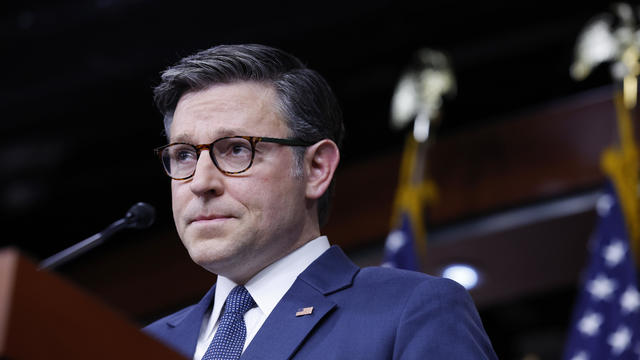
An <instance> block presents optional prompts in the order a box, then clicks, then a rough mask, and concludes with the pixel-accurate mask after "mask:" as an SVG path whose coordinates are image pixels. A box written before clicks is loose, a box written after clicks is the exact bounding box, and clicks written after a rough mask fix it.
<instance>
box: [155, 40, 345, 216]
mask: <svg viewBox="0 0 640 360" xmlns="http://www.w3.org/2000/svg"><path fill="white" fill-rule="evenodd" d="M239 81H255V82H259V83H264V84H266V85H269V86H272V87H273V88H274V89H275V90H276V94H277V96H278V100H279V104H278V105H279V110H280V112H281V114H282V115H283V117H284V119H285V121H286V122H287V126H288V127H289V130H290V131H291V137H292V138H294V139H298V140H302V141H304V142H309V143H315V142H317V141H320V140H322V139H331V140H333V141H334V142H335V143H336V144H337V145H338V147H341V145H342V139H343V137H344V125H343V122H342V111H341V110H340V107H339V105H338V102H337V100H336V98H335V95H334V94H333V91H332V90H331V88H330V87H329V85H328V84H327V82H326V81H325V80H324V78H322V76H320V74H318V73H317V72H316V71H314V70H311V69H309V68H307V67H306V66H305V65H304V64H303V63H302V62H301V61H300V60H299V59H297V58H296V57H294V56H292V55H290V54H288V53H286V52H284V51H282V50H278V49H275V48H272V47H268V46H264V45H254V44H250V45H220V46H216V47H212V48H210V49H207V50H203V51H200V52H198V53H196V54H194V55H191V56H188V57H185V58H183V59H182V60H180V61H179V62H178V63H177V64H176V65H174V66H172V67H169V68H168V69H167V70H165V71H164V72H163V73H162V75H161V83H160V84H159V85H158V86H157V87H156V88H155V89H154V99H155V102H156V105H157V106H158V109H159V110H160V112H161V113H162V114H163V116H164V128H165V132H166V134H167V137H169V135H170V134H169V128H170V126H171V121H172V120H173V113H174V111H175V108H176V106H177V104H178V100H180V97H181V96H182V95H183V94H185V93H187V92H192V91H200V90H204V89H206V88H208V87H210V86H212V85H215V84H228V83H234V82H239ZM238 135H254V136H269V134H238ZM305 150H306V148H295V149H294V152H295V154H296V160H297V169H294V170H295V171H294V172H295V173H297V175H300V172H301V170H302V160H303V158H304V152H305ZM334 182H335V181H332V183H331V186H330V187H329V189H328V190H327V191H326V192H325V194H324V195H323V196H322V197H321V198H320V199H319V202H318V220H319V223H320V226H323V225H325V223H326V222H327V220H328V217H329V202H330V201H329V200H330V197H331V195H332V193H333V188H334Z"/></svg>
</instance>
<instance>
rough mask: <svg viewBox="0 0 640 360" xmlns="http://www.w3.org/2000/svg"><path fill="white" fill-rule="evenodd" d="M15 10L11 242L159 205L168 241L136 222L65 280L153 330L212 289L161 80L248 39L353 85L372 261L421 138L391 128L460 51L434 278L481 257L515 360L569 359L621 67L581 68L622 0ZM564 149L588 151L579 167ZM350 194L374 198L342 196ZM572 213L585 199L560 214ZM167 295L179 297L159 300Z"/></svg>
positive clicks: (351, 146)
mask: <svg viewBox="0 0 640 360" xmlns="http://www.w3.org/2000/svg"><path fill="white" fill-rule="evenodd" d="M0 8H1V9H2V15H1V19H0V29H1V32H0V37H1V38H2V44H3V46H2V48H3V49H4V50H3V51H2V60H0V63H1V64H3V68H4V71H3V76H2V81H1V85H0V114H2V121H1V122H0V138H1V140H0V173H1V174H2V176H1V177H0V211H1V214H0V215H1V221H2V228H3V230H4V231H3V236H2V240H1V243H0V245H2V246H6V245H14V246H16V247H18V248H19V249H21V250H22V251H23V252H25V253H26V254H28V255H29V256H31V257H32V258H33V259H34V260H41V259H43V258H45V257H47V256H49V255H51V254H53V253H55V252H56V251H59V250H61V249H63V248H65V247H66V246H69V245H71V244H73V243H75V242H77V241H79V240H82V239H84V238H86V237H88V236H90V235H92V234H93V233H95V232H97V231H99V230H101V229H103V228H104V227H105V226H107V225H108V224H110V223H111V222H113V221H115V220H116V219H118V218H119V217H121V216H123V215H124V213H125V212H126V210H127V209H128V208H129V207H130V206H131V205H132V204H133V203H135V202H137V201H146V202H149V203H150V204H152V205H154V206H155V207H156V208H157V210H158V218H157V221H156V223H155V224H154V225H153V226H152V228H151V229H148V230H143V231H135V230H127V231H125V232H123V233H121V234H119V235H117V236H116V237H115V238H114V239H113V241H112V242H110V243H109V244H107V245H105V246H104V247H103V248H100V249H97V250H95V251H93V252H91V253H90V254H87V255H86V256H85V257H83V258H82V259H78V260H76V261H74V262H72V263H70V264H68V265H65V266H63V267H62V268H61V269H60V270H59V271H60V273H61V274H62V275H63V276H65V277H67V278H69V279H70V280H71V281H72V282H74V283H76V284H78V286H80V287H82V288H84V289H86V290H87V291H89V292H91V293H94V294H95V295H96V296H98V297H100V298H102V299H103V301H105V302H107V303H109V304H110V305H111V306H113V307H115V308H117V309H119V311H121V312H123V313H124V314H125V315H126V316H128V317H129V318H131V319H132V320H134V321H136V322H139V323H144V322H146V321H149V320H152V319H153V318H155V317H157V316H160V315H162V314H164V313H166V312H168V311H171V310H173V309H175V308H177V307H179V306H181V305H184V304H187V303H191V302H193V301H195V300H196V299H197V298H198V296H199V294H201V293H203V292H204V291H205V290H206V288H207V287H208V286H209V285H210V284H211V282H212V278H211V277H210V276H209V275H208V274H206V273H204V272H203V271H201V270H199V269H197V268H196V267H195V265H191V264H190V262H189V259H188V257H187V255H186V252H185V251H184V250H183V249H182V247H181V245H180V244H179V240H178V238H177V236H176V234H175V230H174V228H173V224H172V218H171V208H170V195H169V180H168V178H167V177H166V176H165V175H164V173H163V172H162V170H161V167H160V165H159V162H158V161H157V159H156V157H155V155H154V153H153V151H152V150H153V148H154V147H157V146H160V145H163V144H164V143H165V139H164V138H163V134H162V119H161V116H160V114H159V113H158V112H157V111H156V109H155V107H154V104H153V101H152V88H153V87H154V85H156V84H157V83H158V79H159V72H160V71H162V70H163V69H164V68H166V67H167V66H169V65H171V64H173V63H175V62H176V61H177V60H179V59H180V58H181V57H183V56H186V55H189V54H191V53H193V52H195V51H197V50H201V49H205V48H208V47H211V46H213V45H217V44H225V43H248V42H250V43H263V44H267V45H272V46H276V47H280V48H282V49H284V50H287V51H289V52H291V53H293V54H295V55H296V56H298V57H299V58H301V59H302V60H303V61H304V62H305V63H307V64H308V65H309V67H311V68H313V69H316V70H318V71H319V72H320V73H321V74H323V75H324V76H325V77H326V78H327V80H328V81H329V83H330V84H331V85H332V87H333V89H334V91H335V92H336V94H337V96H338V98H339V101H340V103H341V105H342V107H343V110H344V114H345V121H346V127H347V137H346V140H345V146H344V152H343V162H342V165H341V170H340V173H339V175H338V176H339V182H338V193H337V196H338V198H337V200H336V202H335V204H334V215H336V216H338V217H339V219H337V220H332V221H333V222H332V223H331V224H330V225H329V227H328V230H327V232H328V234H329V235H330V239H331V240H332V242H335V243H339V244H342V245H343V247H344V248H345V249H346V250H347V251H348V252H349V253H350V254H351V255H352V256H353V257H354V258H355V259H356V261H358V262H359V263H360V264H363V265H366V264H375V263H377V262H378V261H379V259H380V252H381V249H382V245H383V242H384V237H385V235H386V234H385V232H384V228H386V227H388V225H387V224H388V219H389V215H390V210H391V198H392V195H393V191H394V189H395V177H396V174H397V171H398V164H399V163H398V159H399V157H398V154H399V153H400V151H401V149H402V144H403V141H404V136H405V133H402V132H401V133H396V132H392V131H391V130H389V118H390V115H389V113H390V101H391V96H392V94H393V90H394V87H395V85H396V82H397V80H398V78H399V76H400V74H401V73H402V71H403V70H404V68H405V66H406V65H407V64H408V62H409V61H410V59H411V57H412V55H413V54H414V53H415V51H416V50H418V49H419V48H422V47H430V48H435V49H440V50H443V51H445V52H447V53H448V54H449V56H450V57H451V59H452V62H453V67H454V70H455V73H456V77H457V86H458V92H457V95H456V97H455V98H453V99H451V100H449V101H447V102H446V103H445V108H444V112H443V117H442V123H441V124H440V125H439V127H438V128H437V129H436V131H435V139H436V140H435V143H436V145H434V150H433V152H432V154H433V155H430V156H433V159H432V160H431V161H430V164H429V166H430V171H431V172H433V174H434V176H435V179H436V182H437V183H438V185H439V186H442V187H443V188H445V189H443V191H442V192H441V193H440V195H441V196H440V199H439V205H437V206H435V207H434V208H432V209H431V210H430V211H429V214H428V216H427V218H426V219H425V222H426V224H427V226H428V229H429V231H430V234H432V235H433V236H432V237H430V239H432V240H430V241H429V244H431V245H430V251H431V252H430V254H431V255H430V256H432V258H430V260H429V261H430V263H429V264H430V265H429V266H428V268H427V269H425V270H427V271H430V272H432V271H437V269H438V268H439V267H440V266H441V265H443V263H444V262H446V261H449V260H453V259H456V258H462V259H464V260H466V261H471V262H473V261H474V259H475V260H478V261H479V262H480V266H481V267H482V266H484V269H485V277H484V280H483V281H484V286H485V290H482V289H481V288H479V289H478V290H474V291H475V292H472V294H473V295H474V298H475V299H476V302H477V304H478V307H479V310H480V312H481V315H482V317H483V320H484V323H485V327H486V328H487V331H488V332H489V335H490V337H491V338H492V341H493V342H494V346H495V348H496V351H497V352H498V355H499V356H500V357H501V358H503V359H524V358H527V359H553V358H557V357H559V354H560V351H561V349H562V346H563V343H564V337H565V336H566V331H567V329H568V325H569V319H570V314H571V306H572V304H573V301H574V297H575V294H576V289H577V286H578V279H579V272H580V269H581V268H582V266H583V265H584V261H585V259H586V258H585V256H586V246H585V244H586V242H587V240H588V237H589V234H590V232H591V230H592V228H593V224H594V223H593V220H594V216H593V211H591V208H590V207H589V204H591V202H590V201H591V200H590V199H592V196H594V192H595V191H597V189H598V188H599V186H600V185H601V184H602V182H603V180H604V178H603V176H602V175H601V174H600V173H599V172H598V164H597V155H598V154H599V152H600V151H601V150H602V146H601V145H602V144H604V145H606V144H607V143H608V142H610V140H611V139H612V135H611V131H612V130H611V129H613V128H614V127H615V124H614V122H613V121H614V113H613V107H612V105H611V103H610V97H611V91H612V89H611V87H610V86H609V84H611V83H612V81H611V79H610V76H609V72H608V69H607V68H606V67H604V68H599V69H597V70H596V71H595V72H594V73H593V74H592V75H591V76H590V77H589V78H588V79H587V80H585V81H583V82H575V81H573V80H572V79H571V78H570V76H569V66H570V65H571V62H572V59H573V49H574V44H575V42H576V39H577V36H578V34H579V33H580V31H581V29H582V28H583V26H584V25H585V24H586V22H587V21H588V20H589V19H591V18H592V17H593V16H594V15H596V14H598V13H601V12H605V11H608V10H610V8H609V4H608V3H607V2H605V1H602V2H597V3H595V2H578V1H566V2H565V1H562V2H561V1H538V2H503V1H483V2H461V1H430V2H427V1H424V2H409V1H386V0H382V1H366V2H364V1H357V2H345V1H340V2H338V1H323V2H318V3H301V2H258V1H255V2H250V3H247V2H194V1H180V2H171V1H148V0H129V1H123V0H94V1H75V0H72V1H64V2H62V1H24V2H8V3H5V4H3V5H0ZM590 106H591V107H590ZM576 109H577V110H576ZM580 114H582V115H580ZM583 115H584V116H587V115H588V116H591V117H596V116H597V120H593V121H599V122H598V124H599V125H597V126H596V127H595V128H593V129H595V130H593V131H592V132H587V133H586V135H585V132H584V131H586V130H584V129H585V128H588V127H589V125H588V124H592V123H593V122H591V123H589V122H584V123H582V122H581V120H580V117H581V116H583ZM600 115H602V116H600ZM569 120H571V121H573V122H569V123H567V122H564V121H569ZM585 121H586V120H585ZM581 124H583V125H581ZM594 126H595V125H594ZM602 129H604V130H602ZM583 130H584V131H583ZM603 134H604V135H603ZM565 135H566V137H565ZM522 136H528V137H525V138H522ZM581 136H584V137H581ZM589 136H591V137H589ZM596 138H597V139H596ZM594 139H596V140H594ZM547 142H548V143H547ZM571 144H574V145H575V146H574V147H569V146H570V145H571ZM558 146H559V147H558ZM562 146H565V147H562ZM534 147H535V149H536V150H535V151H532V149H533V148H534ZM567 147H569V149H574V150H575V149H579V150H575V151H574V152H571V154H573V155H572V156H565V155H567V154H568V152H567V151H568V150H567V149H568V148H567ZM462 151H465V153H464V154H463V155H461V152H462ZM527 151H530V152H527ZM523 152H524V153H525V154H526V156H521V155H522V154H523ZM474 156H475V157H474ZM476 157H477V159H480V160H478V161H476V160H474V159H476ZM461 158H464V159H466V160H465V161H466V162H461V161H458V160H460V159H461ZM554 158H558V159H561V160H558V161H555V162H553V159H554ZM585 159H586V160H585ZM547 161H551V162H552V163H553V166H552V167H549V166H547V165H548V163H547ZM559 161H566V166H564V165H563V164H564V163H560V162H559ZM577 163H578V164H586V165H584V166H583V167H582V168H580V169H582V170H580V169H579V170H576V171H578V173H577V175H576V173H571V172H569V171H568V170H567V171H566V172H564V173H563V171H565V170H566V169H568V168H571V166H574V165H575V164H577ZM467 165H471V166H472V167H468V166H467ZM463 166H467V167H464V169H463V168H462V167H463ZM575 166H577V165H575ZM451 169H458V170H457V171H453V170H451ZM461 169H462V170H461ZM536 169H541V170H540V171H538V170H536ZM584 169H587V170H584ZM533 170H536V172H535V175H536V176H540V178H539V181H536V183H535V184H534V185H532V184H531V183H530V182H528V181H529V180H531V178H532V177H531V176H529V175H527V174H529V173H528V172H527V171H533ZM583 170H584V171H586V172H587V173H588V174H587V175H584V174H585V172H584V171H583ZM580 171H582V172H580ZM514 173H515V174H519V175H518V176H512V175H513V174H514ZM461 174H462V175H461ZM510 174H511V175H510ZM558 174H561V175H558ZM461 176H463V177H464V179H462V180H461ZM494 178H495V179H496V180H495V181H491V179H494ZM518 179H520V180H518ZM439 181H440V182H439ZM483 181H484V182H483ZM499 181H504V183H500V182H499ZM574 181H575V182H574ZM520 182H521V183H520ZM491 184H494V185H491ZM500 184H503V185H500ZM504 184H508V189H506V188H505V186H504ZM527 186H528V187H527ZM446 188H448V189H449V190H447V189H446ZM350 189H361V191H364V193H363V197H362V198H353V197H352V198H350V201H349V202H347V201H344V200H343V202H342V203H341V202H340V200H339V199H340V194H341V193H342V194H343V195H344V196H345V197H348V193H349V192H350ZM488 189H489V190H488ZM505 193H510V194H513V196H510V197H505V198H500V194H505ZM447 194H452V195H451V196H450V197H447V196H446V195H447ZM456 194H457V196H458V197H461V198H456V199H453V197H455V195H456ZM496 194H497V195H496ZM495 199H498V200H499V201H497V200H495ZM351 200H353V201H351ZM567 201H569V202H570V201H583V203H581V204H583V207H582V208H579V209H578V210H575V211H573V212H572V211H569V210H567V211H565V212H559V213H558V212H556V213H554V212H553V211H554V210H553V209H558V207H557V206H556V205H558V204H560V205H562V204H564V205H566V204H567ZM358 204H360V205H361V206H363V207H366V208H367V210H368V211H370V212H371V211H374V212H373V214H374V215H373V216H374V217H373V218H372V217H371V216H368V215H367V214H368V213H366V212H364V211H363V210H362V208H360V209H359V208H358V207H357V205H358ZM447 204H448V205H449V207H448V208H447V206H448V205H447ZM451 204H459V205H456V206H457V207H455V206H453V205H451ZM584 204H586V205H584ZM370 205H371V206H370ZM564 205H562V206H564ZM438 206H440V207H441V208H442V211H438V209H439V208H438ZM554 206H555V207H554ZM562 206H560V207H562ZM565 207H566V206H565ZM349 209H351V210H349ZM545 211H546V212H545ZM347 212H349V214H350V215H349V214H347V215H345V214H346V213H347ZM554 214H555V215H554ZM353 219H359V221H357V222H353V221H352V220H353ZM378 220H380V221H378ZM348 221H351V222H348ZM492 221H493V222H492ZM496 221H498V222H500V221H502V223H503V224H504V221H507V225H504V226H496V225H495V224H496ZM372 224H375V226H374V225H372ZM491 224H493V225H491ZM376 226H377V228H376ZM353 234H356V235H353ZM356 237H357V239H356ZM354 239H355V240H354ZM505 261H507V262H506V263H505ZM495 264H502V265H501V267H498V268H497V269H494V268H492V266H493V265H495ZM545 264H546V265H545ZM492 271H495V277H492V274H494V273H493V272H492ZM500 276H502V277H500ZM503 277H507V278H503ZM167 284H168V285H167ZM161 286H162V287H164V286H175V287H174V288H172V289H174V290H172V291H170V294H166V291H165V292H163V293H162V294H158V293H159V292H160V291H159V290H160V287H161ZM152 303H153V304H152ZM150 304H151V305H150Z"/></svg>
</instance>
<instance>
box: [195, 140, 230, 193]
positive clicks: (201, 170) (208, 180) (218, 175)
mask: <svg viewBox="0 0 640 360" xmlns="http://www.w3.org/2000/svg"><path fill="white" fill-rule="evenodd" d="M223 177H224V174H222V172H220V170H218V168H217V167H216V165H215V164H214V163H213V159H211V156H210V154H209V152H208V151H202V152H201V153H200V156H199V157H198V162H197V163H196V171H195V173H194V174H193V177H192V178H191V184H190V187H191V191H192V192H193V193H194V194H197V195H204V194H213V195H220V194H222V191H223V179H222V178H223Z"/></svg>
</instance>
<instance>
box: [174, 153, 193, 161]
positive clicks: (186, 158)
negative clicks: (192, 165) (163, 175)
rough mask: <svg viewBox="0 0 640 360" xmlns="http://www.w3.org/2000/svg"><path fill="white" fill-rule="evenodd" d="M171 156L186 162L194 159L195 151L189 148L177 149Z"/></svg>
mask: <svg viewBox="0 0 640 360" xmlns="http://www.w3.org/2000/svg"><path fill="white" fill-rule="evenodd" d="M173 158H174V159H175V161H178V162H188V161H192V160H195V159H196V153H195V152H193V151H190V150H178V151H176V152H175V153H174V156H173Z"/></svg>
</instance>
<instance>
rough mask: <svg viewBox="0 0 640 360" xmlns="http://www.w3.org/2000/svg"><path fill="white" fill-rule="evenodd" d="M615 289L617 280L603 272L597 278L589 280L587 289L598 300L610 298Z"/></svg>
mask: <svg viewBox="0 0 640 360" xmlns="http://www.w3.org/2000/svg"><path fill="white" fill-rule="evenodd" d="M615 289H616V283H615V281H613V280H611V279H609V278H607V277H606V276H604V275H603V274H598V276H597V277H596V278H595V279H593V280H591V281H589V283H588V284H587V291H588V292H589V293H590V294H591V296H592V297H594V298H595V299H596V300H608V299H609V298H610V297H611V294H612V293H613V291H614V290H615Z"/></svg>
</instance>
